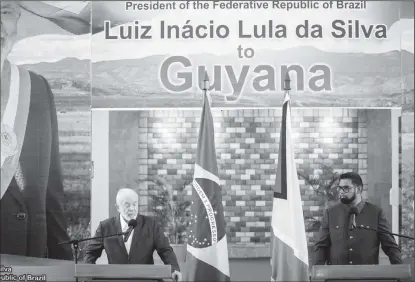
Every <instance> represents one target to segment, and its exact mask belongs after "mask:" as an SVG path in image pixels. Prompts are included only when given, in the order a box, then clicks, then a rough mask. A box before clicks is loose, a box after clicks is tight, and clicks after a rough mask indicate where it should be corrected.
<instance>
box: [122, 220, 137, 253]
mask: <svg viewBox="0 0 415 282" xmlns="http://www.w3.org/2000/svg"><path fill="white" fill-rule="evenodd" d="M127 230H128V226H127V227H126V228H124V230H123V232H126V231H127ZM133 232H134V230H133V231H131V233H130V236H129V237H128V240H127V242H124V245H125V248H126V249H127V253H128V254H130V248H131V240H132V238H133ZM124 238H125V235H124Z"/></svg>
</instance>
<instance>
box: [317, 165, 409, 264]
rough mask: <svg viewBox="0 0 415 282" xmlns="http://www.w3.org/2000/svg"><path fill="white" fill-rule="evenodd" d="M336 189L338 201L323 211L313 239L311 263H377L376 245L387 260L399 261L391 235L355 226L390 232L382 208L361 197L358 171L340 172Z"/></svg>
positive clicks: (399, 254)
mask: <svg viewBox="0 0 415 282" xmlns="http://www.w3.org/2000/svg"><path fill="white" fill-rule="evenodd" d="M338 191H339V198H340V203H338V204H336V205H334V206H332V207H330V208H328V209H326V210H325V211H324V216H323V220H322V224H321V227H320V232H319V238H318V241H317V242H316V243H315V251H314V252H315V257H314V264H315V265H324V264H327V265H330V264H332V265H346V264H350V265H361V264H379V246H380V245H381V247H382V250H383V251H384V253H385V254H386V255H387V256H388V257H389V261H390V263H391V264H401V263H402V260H401V250H400V248H399V246H398V245H397V244H396V241H395V239H394V237H393V236H392V235H388V234H384V233H380V232H376V231H373V230H366V229H359V228H355V226H361V225H363V226H365V227H366V228H370V229H374V230H378V231H384V232H389V233H390V232H391V230H390V225H389V223H388V220H387V219H386V216H385V213H384V212H383V211H382V209H381V208H380V207H378V206H376V205H374V204H372V203H370V202H367V201H365V200H363V198H362V191H363V182H362V178H361V177H360V176H359V174H357V173H354V172H348V173H344V174H342V175H340V181H339V186H338ZM352 214H353V215H352ZM353 221H355V222H353ZM351 222H352V225H351Z"/></svg>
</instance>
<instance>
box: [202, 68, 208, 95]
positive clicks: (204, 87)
mask: <svg viewBox="0 0 415 282" xmlns="http://www.w3.org/2000/svg"><path fill="white" fill-rule="evenodd" d="M208 89H209V76H208V73H207V71H205V78H204V79H203V90H204V91H205V92H206V91H207V90H208Z"/></svg>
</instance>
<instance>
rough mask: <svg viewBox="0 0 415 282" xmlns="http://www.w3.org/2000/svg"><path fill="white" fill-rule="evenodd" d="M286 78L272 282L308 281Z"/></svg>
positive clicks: (277, 178)
mask: <svg viewBox="0 0 415 282" xmlns="http://www.w3.org/2000/svg"><path fill="white" fill-rule="evenodd" d="M289 81H290V80H289V77H288V74H287V77H286V87H285V88H286V90H287V93H286V95H285V99H284V103H283V106H282V123H281V133H280V144H279V154H278V168H277V177H276V185H275V189H274V199H273V209H272V224H271V227H272V228H271V231H272V237H271V267H272V274H271V281H309V276H308V249H307V237H306V233H305V226H304V216H303V207H302V202H301V193H300V186H299V184H298V178H297V169H296V165H295V159H294V151H293V147H292V141H293V140H292V137H291V108H290V96H289V93H288V90H289V89H290V87H289Z"/></svg>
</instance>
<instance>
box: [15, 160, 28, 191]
mask: <svg viewBox="0 0 415 282" xmlns="http://www.w3.org/2000/svg"><path fill="white" fill-rule="evenodd" d="M14 178H15V179H16V183H17V186H19V188H20V190H24V188H25V179H24V177H23V172H22V167H21V166H20V162H19V163H18V164H17V166H16V172H15V173H14Z"/></svg>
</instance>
